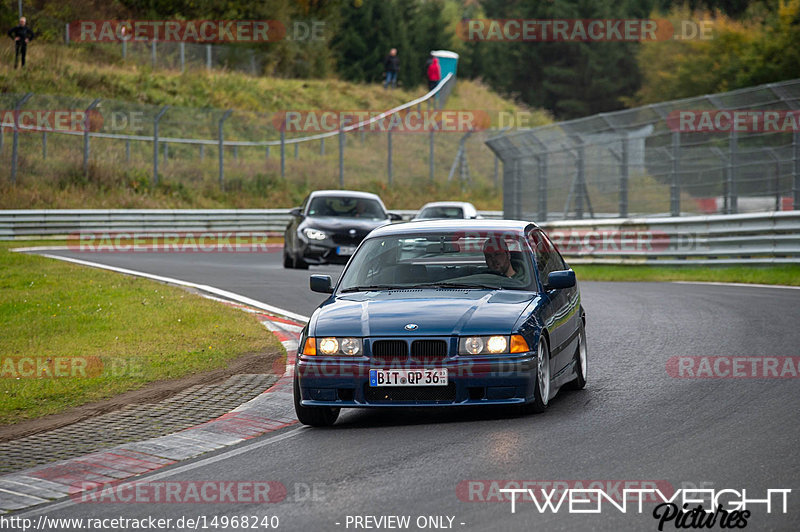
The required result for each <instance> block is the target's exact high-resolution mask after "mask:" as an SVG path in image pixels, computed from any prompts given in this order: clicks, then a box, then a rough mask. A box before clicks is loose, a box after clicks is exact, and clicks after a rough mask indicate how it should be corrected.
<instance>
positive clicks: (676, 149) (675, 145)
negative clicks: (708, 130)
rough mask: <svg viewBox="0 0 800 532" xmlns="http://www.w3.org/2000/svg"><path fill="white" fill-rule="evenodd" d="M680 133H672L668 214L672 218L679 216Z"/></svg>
mask: <svg viewBox="0 0 800 532" xmlns="http://www.w3.org/2000/svg"><path fill="white" fill-rule="evenodd" d="M680 150H681V132H680V131H673V132H672V182H671V183H670V185H669V212H670V214H671V215H672V216H680V215H681V175H680V168H681V164H680V161H681V153H680Z"/></svg>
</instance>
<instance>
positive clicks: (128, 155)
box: [125, 140, 131, 163]
mask: <svg viewBox="0 0 800 532" xmlns="http://www.w3.org/2000/svg"><path fill="white" fill-rule="evenodd" d="M125 162H126V163H129V162H131V141H130V140H126V141H125Z"/></svg>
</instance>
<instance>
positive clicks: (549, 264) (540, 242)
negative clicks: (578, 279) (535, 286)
mask: <svg viewBox="0 0 800 532" xmlns="http://www.w3.org/2000/svg"><path fill="white" fill-rule="evenodd" d="M528 241H529V242H530V243H531V248H532V249H533V253H534V258H535V260H534V262H535V263H536V269H537V270H538V271H539V278H540V279H541V280H542V283H545V282H546V281H547V276H548V275H549V274H550V272H555V271H559V270H564V269H566V263H565V262H564V259H563V258H562V257H561V254H560V253H559V252H558V250H557V249H556V248H555V246H554V245H553V243H552V242H551V241H550V239H549V238H547V235H545V234H544V232H542V230H541V229H536V230H534V231H532V232H531V235H530V238H529V239H528Z"/></svg>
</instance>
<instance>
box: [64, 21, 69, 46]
mask: <svg viewBox="0 0 800 532" xmlns="http://www.w3.org/2000/svg"><path fill="white" fill-rule="evenodd" d="M64 43H65V44H69V22H67V23H65V24H64Z"/></svg>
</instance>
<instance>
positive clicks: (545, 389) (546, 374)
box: [522, 335, 550, 414]
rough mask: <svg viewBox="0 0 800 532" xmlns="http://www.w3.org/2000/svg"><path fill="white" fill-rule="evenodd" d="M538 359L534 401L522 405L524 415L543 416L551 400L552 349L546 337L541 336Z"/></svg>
mask: <svg viewBox="0 0 800 532" xmlns="http://www.w3.org/2000/svg"><path fill="white" fill-rule="evenodd" d="M536 349H537V357H536V386H535V387H534V391H533V401H531V402H530V403H526V404H524V405H522V413H523V414H541V413H542V412H544V411H545V410H547V404H548V402H549V400H550V347H548V345H547V340H545V339H544V336H542V335H540V336H539V345H538V346H537V348H536Z"/></svg>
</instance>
